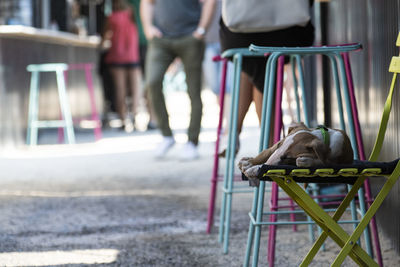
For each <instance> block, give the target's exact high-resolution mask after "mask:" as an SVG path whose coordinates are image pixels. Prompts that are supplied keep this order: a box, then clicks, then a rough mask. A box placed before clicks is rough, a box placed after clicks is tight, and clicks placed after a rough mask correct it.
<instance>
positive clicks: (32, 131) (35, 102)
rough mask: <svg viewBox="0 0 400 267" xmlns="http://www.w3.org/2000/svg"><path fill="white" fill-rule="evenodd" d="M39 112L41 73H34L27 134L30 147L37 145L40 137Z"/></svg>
mask: <svg viewBox="0 0 400 267" xmlns="http://www.w3.org/2000/svg"><path fill="white" fill-rule="evenodd" d="M38 112H39V72H37V71H33V72H32V74H31V84H30V89H29V115H28V129H27V134H26V143H27V144H28V145H36V144H37V137H38V127H37V125H36V122H37V120H38Z"/></svg>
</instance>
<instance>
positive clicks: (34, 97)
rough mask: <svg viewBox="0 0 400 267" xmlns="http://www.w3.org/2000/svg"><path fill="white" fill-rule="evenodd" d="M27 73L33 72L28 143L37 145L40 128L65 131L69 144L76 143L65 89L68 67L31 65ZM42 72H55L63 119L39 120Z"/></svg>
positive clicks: (53, 64)
mask: <svg viewBox="0 0 400 267" xmlns="http://www.w3.org/2000/svg"><path fill="white" fill-rule="evenodd" d="M26 69H27V71H29V72H31V73H32V74H31V84H30V93H29V114H28V129H27V135H26V143H27V144H28V145H36V144H37V139H38V129H39V128H58V127H62V128H63V129H64V134H65V135H66V137H67V142H68V143H69V144H74V143H75V134H74V128H73V123H72V116H71V110H70V106H69V99H68V95H67V92H66V88H65V80H64V71H66V70H67V69H68V65H67V64H64V63H49V64H31V65H28V66H27V68H26ZM40 72H55V73H56V79H57V90H58V97H59V101H60V107H61V115H62V118H61V119H60V120H39V118H38V113H39V75H40Z"/></svg>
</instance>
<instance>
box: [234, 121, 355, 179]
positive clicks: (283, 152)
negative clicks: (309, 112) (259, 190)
mask: <svg viewBox="0 0 400 267" xmlns="http://www.w3.org/2000/svg"><path fill="white" fill-rule="evenodd" d="M351 163H353V149H352V147H351V143H350V140H349V138H348V136H347V135H346V133H345V132H344V131H342V130H337V129H328V128H326V127H323V126H320V127H318V128H315V129H310V128H307V127H306V126H305V125H304V124H303V123H296V124H292V125H291V126H290V127H289V130H288V134H287V136H286V137H285V138H284V139H282V140H280V141H279V142H278V143H276V144H275V145H273V146H272V147H270V148H268V149H266V150H263V151H262V152H261V153H260V154H259V155H258V156H256V157H255V158H250V157H244V158H242V159H241V160H240V161H239V169H240V170H241V171H242V172H243V173H244V174H245V175H246V176H247V177H248V178H249V179H251V180H252V179H256V178H257V175H258V170H259V168H260V166H261V165H262V164H267V165H295V166H298V167H305V168H308V167H313V166H321V165H326V164H351Z"/></svg>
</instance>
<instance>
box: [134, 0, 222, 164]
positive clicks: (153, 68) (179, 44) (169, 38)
mask: <svg viewBox="0 0 400 267" xmlns="http://www.w3.org/2000/svg"><path fill="white" fill-rule="evenodd" d="M214 6H215V0H204V1H199V0H142V1H141V17H142V23H143V29H144V32H145V35H146V38H147V40H148V41H149V45H148V51H147V56H146V77H145V83H146V87H147V90H149V93H150V99H151V104H152V105H153V108H154V112H155V115H156V118H157V126H158V127H159V129H160V131H161V134H162V135H163V140H162V142H161V143H160V144H159V146H158V147H157V150H156V153H155V156H156V157H157V158H163V157H165V155H166V154H167V152H168V151H169V149H170V148H171V147H172V146H173V145H174V144H175V139H174V137H173V133H172V130H171V128H170V125H169V116H168V111H167V108H166V105H165V98H164V94H163V91H162V89H163V88H162V81H163V77H164V74H165V72H166V70H167V69H168V66H169V65H170V64H171V63H172V62H173V61H174V59H175V58H177V57H179V58H180V59H181V61H182V63H183V65H184V70H185V73H186V83H187V92H188V95H189V98H190V102H191V115H190V124H189V128H188V142H187V143H186V145H185V146H184V147H183V150H182V154H181V159H183V160H193V159H196V158H198V156H199V154H198V149H197V145H198V142H199V134H200V128H201V117H202V106H203V105H202V101H201V95H200V93H201V76H202V71H201V67H202V60H203V55H204V40H203V38H204V35H205V33H206V29H207V27H208V25H209V24H210V21H211V19H212V16H213V12H214Z"/></svg>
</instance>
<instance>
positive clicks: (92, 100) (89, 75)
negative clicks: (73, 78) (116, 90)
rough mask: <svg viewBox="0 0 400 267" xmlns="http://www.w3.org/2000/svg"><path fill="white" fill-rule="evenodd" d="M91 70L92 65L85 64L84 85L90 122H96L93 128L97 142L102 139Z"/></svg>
mask: <svg viewBox="0 0 400 267" xmlns="http://www.w3.org/2000/svg"><path fill="white" fill-rule="evenodd" d="M92 68H93V64H91V63H86V64H85V65H84V69H85V77H86V84H87V88H88V93H89V99H90V108H91V111H92V120H93V121H95V122H96V127H95V128H94V137H95V139H96V140H99V139H101V137H102V132H101V122H100V119H99V114H98V112H97V108H96V100H95V96H94V88H93V78H92Z"/></svg>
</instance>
